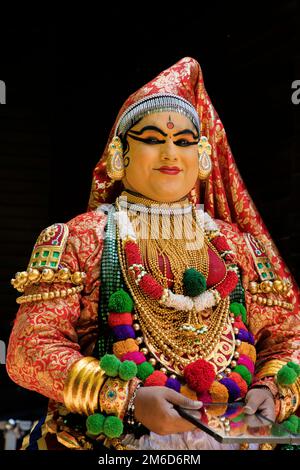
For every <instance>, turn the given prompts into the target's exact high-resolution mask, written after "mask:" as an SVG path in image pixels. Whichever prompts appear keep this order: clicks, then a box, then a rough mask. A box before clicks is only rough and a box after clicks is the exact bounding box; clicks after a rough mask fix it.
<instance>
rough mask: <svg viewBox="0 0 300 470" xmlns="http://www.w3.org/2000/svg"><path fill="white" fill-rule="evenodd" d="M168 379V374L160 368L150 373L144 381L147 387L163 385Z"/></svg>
mask: <svg viewBox="0 0 300 470" xmlns="http://www.w3.org/2000/svg"><path fill="white" fill-rule="evenodd" d="M167 380H168V377H167V376H166V374H164V373H163V372H161V371H160V370H155V371H154V372H152V374H151V375H149V376H148V377H147V378H146V380H145V382H144V386H145V387H155V386H156V387H162V386H164V385H165V384H166V382H167Z"/></svg>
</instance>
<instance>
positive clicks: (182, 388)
mask: <svg viewBox="0 0 300 470" xmlns="http://www.w3.org/2000/svg"><path fill="white" fill-rule="evenodd" d="M126 217H127V216H124V221H125V219H126V223H127V222H128V227H129V228H128V230H127V231H126V230H125V229H122V230H120V236H121V239H122V242H123V248H124V254H125V258H126V264H127V269H128V275H129V276H131V278H132V279H133V280H134V281H135V283H136V284H137V285H138V287H139V288H140V289H141V291H142V292H143V294H145V295H146V296H148V297H150V298H152V299H154V300H156V301H159V302H160V303H161V304H163V305H165V306H166V307H169V308H174V309H177V310H180V311H190V310H192V309H194V310H195V311H196V312H201V311H203V310H205V309H207V308H211V307H214V306H215V305H217V303H218V302H219V301H220V300H221V299H222V298H225V297H227V296H228V295H229V294H230V293H231V292H232V291H233V290H234V288H235V287H236V285H237V283H238V280H239V278H238V275H237V273H236V272H235V270H234V269H233V267H231V266H229V267H228V268H227V272H226V276H225V278H224V279H223V281H222V282H221V283H220V284H218V285H217V286H216V287H215V289H214V290H205V289H206V280H205V278H204V276H203V275H202V274H201V273H199V272H198V271H196V270H195V269H193V268H189V269H187V270H186V271H185V273H184V276H183V285H184V293H185V294H186V295H179V294H174V293H173V292H172V291H171V290H170V289H165V288H163V286H161V285H160V284H159V283H158V282H157V281H156V279H154V278H153V277H152V276H151V275H150V274H149V273H148V272H147V271H146V270H145V268H144V266H143V260H142V256H141V253H140V250H139V246H138V244H137V241H136V237H135V236H134V231H133V228H132V226H131V225H130V221H129V219H128V218H126ZM209 223H210V222H209ZM215 231H216V228H214V229H212V232H215ZM212 240H214V243H213V245H214V246H215V248H216V249H217V250H218V251H219V252H221V251H222V252H223V253H225V254H226V256H227V253H230V248H229V246H228V245H227V242H226V239H225V238H224V237H222V236H220V234H219V235H217V236H214V238H212ZM226 256H225V258H226ZM120 291H121V292H120ZM117 292H119V294H118V295H117V296H116V295H115V294H117V293H115V294H113V295H112V296H111V298H110V302H109V310H110V313H109V318H108V323H109V326H110V327H111V328H112V330H113V332H114V334H115V337H116V338H117V339H119V341H117V342H115V343H114V345H113V352H114V354H115V355H116V356H117V359H118V360H119V362H120V364H126V362H127V361H130V362H133V364H134V366H135V370H136V376H137V377H138V378H140V379H141V380H142V381H143V382H144V386H166V387H169V388H172V389H173V390H176V391H178V392H180V393H182V394H183V395H185V396H189V397H193V399H194V400H196V399H197V397H198V399H201V400H202V401H203V402H205V403H209V402H212V403H216V402H220V403H226V402H227V401H228V400H236V399H238V398H240V397H244V396H245V394H246V393H247V389H248V385H249V384H250V383H251V381H252V374H253V372H254V362H255V359H256V351H255V348H254V347H253V344H254V339H253V335H251V333H250V332H249V331H248V330H247V328H246V326H245V322H246V309H245V307H244V305H242V304H240V303H238V302H233V303H231V305H230V312H231V316H232V322H233V327H234V332H235V336H236V341H237V343H236V345H237V349H236V353H239V355H237V356H236V360H233V361H232V364H231V368H228V367H227V369H226V370H225V373H222V374H219V375H218V377H217V378H216V372H215V369H214V366H213V365H212V364H211V363H210V362H208V361H206V360H204V359H198V360H196V361H194V362H192V363H190V364H188V365H187V366H186V367H185V369H184V371H183V376H184V379H185V381H186V384H182V383H181V379H180V380H179V379H177V378H174V377H168V376H167V374H166V373H165V372H163V371H160V370H155V369H154V367H153V365H152V364H150V362H148V361H147V359H146V357H145V355H144V354H143V353H142V352H140V351H139V346H138V344H137V342H136V341H135V339H134V338H135V334H136V330H137V329H138V328H135V325H132V323H133V321H132V315H131V311H132V306H133V302H132V300H131V302H129V301H128V297H129V296H128V294H126V293H125V294H126V295H124V294H123V292H124V291H123V292H122V289H120V290H119V291H117ZM127 296H128V297H127ZM233 319H234V320H233ZM141 343H142V341H141ZM141 343H139V344H141ZM154 363H155V361H154ZM119 369H120V366H119ZM125 371H126V372H125V375H124V377H126V380H128V377H130V376H131V375H130V373H127V368H126V367H125ZM124 380H125V378H124ZM225 410H226V406H225ZM222 411H223V412H224V406H220V410H218V413H219V414H221V412H222Z"/></svg>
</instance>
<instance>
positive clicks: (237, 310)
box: [229, 302, 247, 323]
mask: <svg viewBox="0 0 300 470" xmlns="http://www.w3.org/2000/svg"><path fill="white" fill-rule="evenodd" d="M229 310H230V311H231V312H232V313H233V314H234V316H235V317H238V316H239V315H241V317H242V320H243V322H244V323H246V322H247V310H246V309H245V307H244V305H243V304H240V303H239V302H232V303H231V304H230V307H229Z"/></svg>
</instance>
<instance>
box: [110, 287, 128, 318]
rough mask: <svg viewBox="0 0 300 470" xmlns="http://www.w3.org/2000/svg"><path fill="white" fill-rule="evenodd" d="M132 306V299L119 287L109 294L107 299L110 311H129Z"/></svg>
mask: <svg viewBox="0 0 300 470" xmlns="http://www.w3.org/2000/svg"><path fill="white" fill-rule="evenodd" d="M132 307H133V301H132V299H131V297H130V295H128V294H127V292H125V291H124V290H123V289H119V290H117V291H116V292H114V293H113V294H111V296H110V298H109V301H108V310H109V311H111V312H117V313H125V312H131V310H132Z"/></svg>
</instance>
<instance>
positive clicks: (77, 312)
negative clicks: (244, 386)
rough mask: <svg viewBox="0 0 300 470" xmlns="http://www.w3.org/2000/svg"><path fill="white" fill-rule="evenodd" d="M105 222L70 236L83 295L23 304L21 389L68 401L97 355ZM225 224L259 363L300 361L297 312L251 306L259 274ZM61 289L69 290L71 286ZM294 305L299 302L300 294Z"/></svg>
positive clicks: (81, 226)
mask: <svg viewBox="0 0 300 470" xmlns="http://www.w3.org/2000/svg"><path fill="white" fill-rule="evenodd" d="M105 221H106V218H105V215H104V214H102V213H101V212H100V211H92V212H88V213H86V214H82V215H80V216H78V217H76V218H75V219H73V220H71V221H70V222H69V223H68V227H69V231H70V233H69V238H68V241H67V244H66V249H65V252H64V254H63V256H62V259H61V264H62V265H63V266H65V267H68V268H69V269H70V270H71V271H72V272H74V271H77V270H81V271H85V272H86V274H87V280H86V284H85V288H84V290H83V291H82V293H81V294H77V295H74V296H70V297H67V298H65V299H62V298H59V299H52V300H47V301H40V302H37V303H35V302H30V303H28V304H24V305H21V307H20V309H19V311H18V314H17V318H16V321H15V326H14V328H13V331H12V334H11V337H10V342H9V347H8V355H7V367H8V371H9V375H10V376H11V378H12V379H13V380H14V381H15V382H17V383H18V384H19V385H21V386H23V387H25V388H29V389H31V390H35V391H37V392H39V393H41V394H43V395H46V396H47V397H49V398H52V399H54V400H57V401H59V402H63V387H64V383H65V380H66V377H67V374H68V371H69V368H70V367H71V365H72V364H73V363H74V362H75V361H76V360H79V359H80V358H81V357H82V356H90V355H92V351H93V349H94V346H95V343H96V341H97V338H98V321H97V316H98V298H99V289H100V288H101V286H100V281H99V277H100V260H101V253H102V247H103V230H104V227H105ZM219 226H220V229H221V232H222V233H223V234H224V235H225V236H226V238H227V240H228V242H229V244H230V246H231V248H232V249H233V250H234V252H235V253H236V259H237V263H238V265H239V266H240V267H241V269H242V282H243V287H244V288H245V289H246V301H247V311H248V321H249V329H250V331H251V332H252V333H253V334H254V337H255V342H256V347H257V352H258V357H257V365H258V366H260V365H261V364H262V363H264V362H265V361H267V360H270V359H281V360H285V361H289V360H294V361H296V362H299V359H300V357H299V353H300V348H299V344H300V334H299V327H298V330H297V323H296V321H295V320H296V318H295V312H290V311H286V310H284V309H283V308H282V307H274V306H273V307H271V308H270V307H268V306H262V305H257V304H254V303H251V300H250V295H249V294H248V293H247V288H248V285H249V282H250V281H252V280H257V278H258V275H257V273H256V271H255V268H254V263H253V260H252V257H251V254H250V253H249V251H248V248H247V245H246V242H245V239H244V238H243V236H242V234H241V233H240V232H239V230H238V229H237V227H236V226H234V225H232V224H228V223H226V222H223V221H219ZM61 286H62V287H68V285H67V284H61ZM43 290H49V285H46V284H40V285H38V286H35V287H30V288H28V292H30V293H32V292H35V291H36V292H37V291H39V292H41V291H43ZM28 292H27V291H26V292H25V293H26V294H27V293H28ZM290 301H293V302H294V303H295V302H296V296H295V295H294V297H293V299H290ZM100 333H101V332H100Z"/></svg>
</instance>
